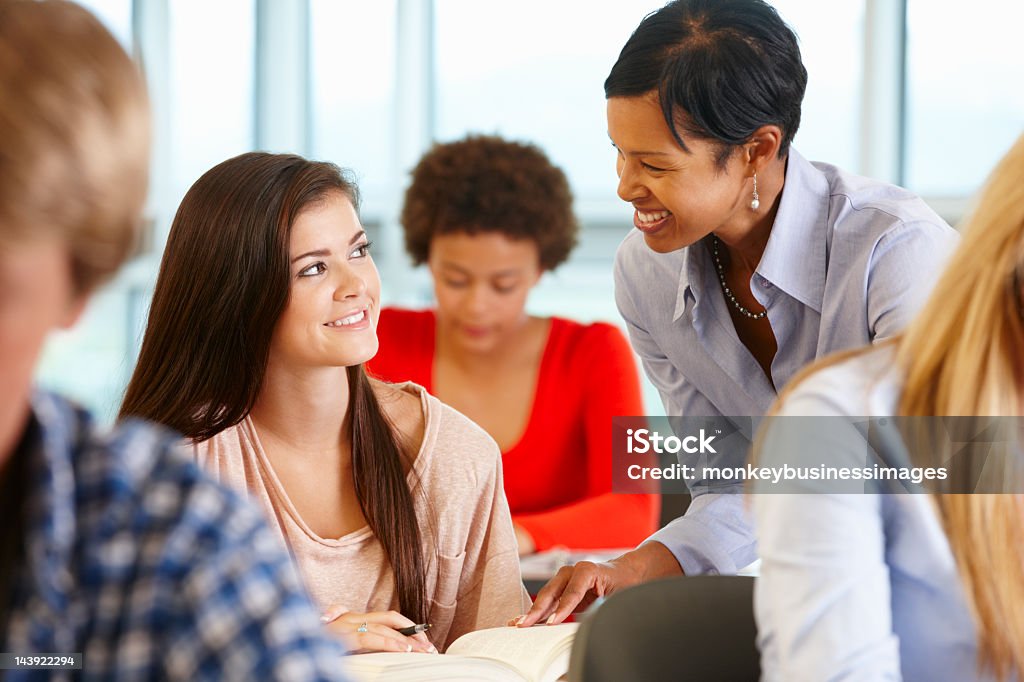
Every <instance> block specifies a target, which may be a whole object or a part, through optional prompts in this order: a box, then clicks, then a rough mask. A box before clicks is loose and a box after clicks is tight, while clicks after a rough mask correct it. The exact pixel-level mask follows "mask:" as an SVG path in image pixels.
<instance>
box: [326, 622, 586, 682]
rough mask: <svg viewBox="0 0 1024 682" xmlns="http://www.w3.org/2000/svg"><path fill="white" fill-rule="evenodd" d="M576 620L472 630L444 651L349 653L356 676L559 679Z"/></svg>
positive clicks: (369, 680)
mask: <svg viewBox="0 0 1024 682" xmlns="http://www.w3.org/2000/svg"><path fill="white" fill-rule="evenodd" d="M577 627H578V624H577V623H562V624H561V625H535V626H534V627H532V628H514V627H503V628H489V629H487V630H477V631H476V632H469V633H466V634H465V635H463V636H462V637H459V638H458V639H457V640H455V641H454V642H452V644H451V646H449V647H448V651H447V652H446V653H444V654H441V655H438V654H418V653H408V654H392V653H379V654H358V655H356V656H349V657H348V658H346V659H345V662H346V664H347V665H346V668H345V669H346V672H347V673H348V674H349V676H350V677H351V678H352V679H353V680H356V682H387V681H389V680H396V681H397V680H400V681H401V682H427V681H429V680H445V681H446V682H447V681H452V682H455V681H457V680H472V681H473V682H480V680H487V681H488V682H490V681H493V682H505V680H508V682H524V681H525V682H555V680H558V679H559V678H561V677H563V676H564V675H565V674H566V673H567V672H568V671H569V650H570V649H571V648H572V638H573V636H574V635H575V634H576V628H577Z"/></svg>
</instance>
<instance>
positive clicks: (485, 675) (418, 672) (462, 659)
mask: <svg viewBox="0 0 1024 682" xmlns="http://www.w3.org/2000/svg"><path fill="white" fill-rule="evenodd" d="M344 670H345V674H346V676H347V677H348V678H349V679H351V680H354V682H439V681H440V680H443V681H444V682H463V681H465V682H480V680H488V682H533V681H532V680H527V678H526V677H524V676H522V675H520V674H519V673H518V672H516V671H515V670H514V669H512V668H510V667H509V666H508V665H506V664H505V663H501V662H500V661H493V660H489V659H485V658H471V657H467V656H451V655H449V654H420V653H374V654H356V655H354V656H346V657H345V658H344Z"/></svg>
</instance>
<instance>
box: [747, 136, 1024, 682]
mask: <svg viewBox="0 0 1024 682" xmlns="http://www.w3.org/2000/svg"><path fill="white" fill-rule="evenodd" d="M963 231H964V233H965V236H964V239H963V242H962V243H961V245H960V248H959V249H957V251H956V253H955V254H954V255H953V257H952V258H951V259H950V262H949V264H948V267H947V268H946V270H945V272H944V273H943V275H942V276H941V278H940V279H939V281H938V283H937V284H936V286H935V288H934V289H933V291H932V295H931V297H930V298H929V299H928V302H927V304H926V305H925V306H924V308H923V309H922V311H921V312H920V314H918V315H917V316H916V317H915V318H914V321H913V322H912V323H911V324H910V325H909V326H908V327H907V329H906V331H905V332H904V333H903V334H902V335H900V336H899V337H897V338H895V339H891V340H889V341H887V342H886V343H887V344H891V345H893V346H894V348H895V357H896V363H897V366H898V367H899V368H900V370H902V373H903V375H904V377H905V380H904V383H903V388H902V391H901V395H900V401H899V405H898V407H897V414H898V415H900V416H946V415H948V416H1003V415H1006V416H1009V415H1020V414H1021V407H1022V405H1024V401H1022V397H1021V386H1022V381H1024V371H1022V370H1024V363H1022V360H1021V356H1022V355H1024V304H1022V300H1024V291H1022V289H1021V287H1024V135H1022V136H1021V137H1020V138H1018V139H1017V142H1016V143H1015V144H1014V145H1013V147H1012V148H1011V149H1010V151H1009V152H1008V153H1007V154H1006V156H1005V157H1003V159H1002V160H1001V161H1000V162H999V164H998V165H997V166H996V168H995V169H994V170H993V171H992V174H991V176H990V177H989V180H988V182H987V183H986V185H985V187H984V189H983V190H982V192H981V194H980V196H979V198H978V200H977V202H976V207H975V209H974V211H973V213H972V214H971V216H970V217H969V218H968V219H967V221H966V222H965V224H964V227H963ZM876 347H877V346H876ZM870 351H871V348H870V347H868V348H860V349H854V350H849V351H844V352H841V353H837V354H834V355H830V356H828V357H827V358H824V359H823V360H821V361H819V362H816V363H814V364H813V365H811V366H809V367H806V368H804V369H803V370H802V371H800V372H798V373H797V375H796V376H795V377H793V379H792V380H791V381H790V382H789V384H788V385H787V386H786V388H785V390H783V391H782V393H781V394H780V396H779V398H778V400H777V401H776V403H775V406H774V407H773V409H772V413H775V412H776V411H777V408H778V406H779V405H780V404H782V403H783V402H784V401H785V400H786V397H787V396H788V395H789V394H790V393H792V391H793V390H794V389H795V388H796V387H797V386H798V385H799V384H800V383H801V382H802V381H803V380H804V379H806V378H807V377H808V376H810V375H812V374H814V373H815V372H818V371H820V370H823V369H825V368H826V367H831V366H833V365H836V364H839V363H842V362H845V361H846V360H849V359H851V358H853V357H857V356H860V355H863V354H865V353H867V352H870ZM763 436H764V433H763V431H762V432H761V433H759V434H758V438H757V440H756V442H755V446H754V451H755V456H756V457H759V456H760V451H761V443H762V442H763ZM911 453H912V456H914V457H923V458H930V459H932V460H935V459H936V458H939V457H941V455H940V454H938V453H935V452H918V450H917V449H916V448H912V449H911ZM924 463H925V464H928V465H933V464H934V461H931V462H924ZM915 464H918V462H915ZM955 484H956V482H954V485H955ZM934 500H935V503H936V505H937V507H938V510H939V515H940V517H941V519H942V524H943V528H944V529H945V532H946V536H947V538H948V539H949V544H950V547H951V548H952V551H953V556H954V557H955V559H956V562H957V567H958V570H959V572H960V577H961V580H962V581H963V584H964V588H965V589H964V591H965V593H966V595H967V599H968V602H969V604H970V607H971V609H972V612H973V614H974V619H975V623H976V626H977V637H978V665H979V668H981V669H988V670H990V671H991V672H992V673H993V674H994V675H995V676H996V678H997V679H1006V678H1008V677H1011V676H1016V677H1017V678H1021V679H1024V616H1021V611H1020V605H1021V604H1022V603H1024V496H1021V495H1017V494H998V495H997V494H981V493H976V494H952V493H944V494H939V495H935V496H934Z"/></svg>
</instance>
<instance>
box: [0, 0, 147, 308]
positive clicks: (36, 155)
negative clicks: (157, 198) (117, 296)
mask: <svg viewBox="0 0 1024 682" xmlns="http://www.w3.org/2000/svg"><path fill="white" fill-rule="evenodd" d="M0 93H2V94H0V241H11V240H24V239H31V238H33V237H39V236H44V235H52V236H57V237H58V238H61V239H63V240H65V242H66V243H67V245H68V251H69V254H70V258H71V266H72V273H73V277H74V282H75V287H76V289H77V291H78V292H79V293H87V292H88V291H90V290H91V289H93V288H94V287H95V286H97V285H98V284H100V283H101V282H102V281H103V280H104V279H106V278H107V277H109V276H110V275H112V274H113V273H114V271H116V270H117V268H118V267H119V266H120V265H121V263H122V262H123V261H124V260H125V259H126V258H127V257H128V255H129V254H130V253H131V251H132V248H133V245H134V241H135V235H136V231H137V228H138V223H139V218H140V214H141V211H142V206H143V202H144V201H145V195H146V186H147V181H148V170H149V108H148V103H147V99H146V94H145V87H144V85H143V82H142V77H141V75H140V73H139V71H138V70H137V68H136V67H135V65H134V64H133V63H132V61H131V59H130V58H129V57H128V55H127V54H126V53H125V51H124V50H123V49H122V48H121V46H120V45H119V44H118V43H117V41H116V40H115V39H114V38H113V37H112V36H111V35H110V33H109V32H108V31H107V30H106V29H105V28H104V27H103V26H102V25H101V24H100V23H99V21H97V20H96V18H95V17H93V16H92V15H91V14H90V13H89V12H87V11H86V10H84V9H83V8H81V7H79V6H78V5H75V4H74V3H71V2H64V1H63V0H41V1H37V0H0Z"/></svg>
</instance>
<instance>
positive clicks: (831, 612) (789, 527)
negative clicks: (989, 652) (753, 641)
mask: <svg viewBox="0 0 1024 682" xmlns="http://www.w3.org/2000/svg"><path fill="white" fill-rule="evenodd" d="M892 355H893V352H892V349H891V347H889V348H878V349H875V350H873V351H872V352H871V353H869V354H867V355H863V356H859V357H856V358H854V359H853V360H848V361H846V362H844V363H841V364H839V365H835V366H832V367H829V368H827V369H825V370H822V371H820V372H818V373H816V374H814V375H812V376H811V377H809V378H808V379H807V380H806V381H804V382H802V383H801V384H800V385H799V386H798V387H796V389H795V390H794V391H793V393H792V394H791V395H790V396H789V397H788V398H787V399H786V401H785V402H784V403H783V404H782V405H780V413H779V414H780V415H781V416H783V417H791V416H795V415H823V416H888V415H892V414H893V413H894V412H895V411H896V407H897V402H898V399H899V392H900V385H901V382H900V380H899V377H898V375H897V373H896V371H895V370H894V369H893V364H892ZM767 426H768V428H766V429H765V440H764V443H763V447H762V451H761V453H760V457H759V459H758V463H759V464H763V465H764V466H773V465H781V464H783V463H785V462H786V461H787V459H788V460H790V461H791V459H792V448H791V447H789V446H784V445H782V444H783V443H785V442H786V441H787V438H789V437H791V434H790V435H787V434H786V433H785V432H786V431H787V430H788V429H787V428H785V425H784V422H781V421H780V422H774V421H773V422H772V423H771V424H769V425H767ZM835 443H836V444H838V447H829V459H830V461H833V460H834V463H835V464H837V465H840V466H841V465H844V464H848V465H850V466H856V465H858V464H863V455H864V449H863V444H861V446H860V447H857V444H856V440H855V439H850V438H838V437H837V438H836V439H835ZM878 454H879V455H880V456H881V457H882V458H883V459H888V460H889V461H897V460H898V458H899V456H900V453H896V452H885V451H879V453H878ZM808 485H813V484H808ZM756 490H758V488H757V487H755V491H756ZM752 497H753V508H754V515H755V517H756V522H757V537H758V541H759V543H760V551H761V575H760V578H758V582H757V586H756V588H755V611H756V615H757V620H758V644H759V646H760V648H761V655H762V660H761V668H762V679H764V680H768V681H771V680H786V681H787V682H789V681H791V680H797V681H799V680H825V679H828V680H873V681H874V680H900V679H907V680H929V681H938V682H941V681H942V680H950V681H954V680H955V681H957V682H960V681H962V680H975V679H980V678H981V676H980V675H979V674H978V671H977V667H976V665H977V664H976V657H977V644H976V634H975V627H974V621H973V619H972V616H971V612H970V610H969V607H968V605H967V602H966V598H965V594H964V590H963V586H962V583H961V580H960V577H959V574H958V573H957V568H956V563H955V561H954V558H953V555H952V551H951V550H950V546H949V542H948V540H947V539H946V535H945V533H944V532H943V530H942V526H941V524H940V521H939V517H938V514H937V513H936V510H935V508H934V506H933V502H932V499H931V497H930V496H929V495H925V494H887V495H880V494H864V493H861V494H856V493H852V494H823V493H819V494H764V495H753V496H752Z"/></svg>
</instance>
